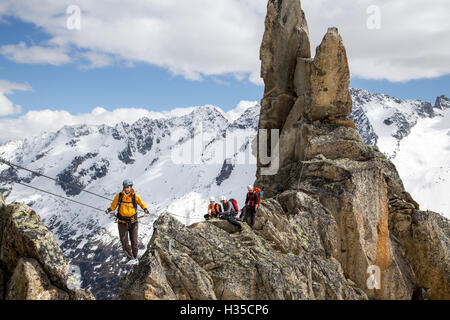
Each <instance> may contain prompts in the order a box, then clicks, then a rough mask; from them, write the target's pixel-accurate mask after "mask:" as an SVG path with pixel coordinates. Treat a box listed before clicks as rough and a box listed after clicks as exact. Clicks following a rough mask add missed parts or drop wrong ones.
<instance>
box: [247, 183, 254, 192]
mask: <svg viewBox="0 0 450 320" xmlns="http://www.w3.org/2000/svg"><path fill="white" fill-rule="evenodd" d="M247 190H248V192H252V191H253V186H252V185H251V184H249V185H248V186H247Z"/></svg>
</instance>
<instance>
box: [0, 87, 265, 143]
mask: <svg viewBox="0 0 450 320" xmlns="http://www.w3.org/2000/svg"><path fill="white" fill-rule="evenodd" d="M0 102H1V95H0ZM255 104H256V102H250V101H241V102H240V103H239V104H238V106H237V107H236V109H234V110H231V111H230V112H228V113H227V115H231V116H232V118H236V117H238V116H240V115H241V114H242V112H244V111H245V110H246V109H247V108H249V107H252V106H254V105H255ZM195 108H198V107H186V108H176V109H173V110H170V111H162V112H154V111H149V110H147V109H143V108H119V109H115V110H113V111H108V110H106V109H104V108H101V107H97V108H94V109H93V110H92V111H91V112H90V113H82V114H77V115H74V114H71V113H70V112H68V111H64V110H50V109H46V110H39V111H28V112H27V113H26V114H24V115H22V116H20V117H17V118H0V128H1V130H0V132H1V135H0V143H4V142H6V141H9V140H17V139H24V138H28V137H32V136H36V135H39V134H42V133H44V132H55V131H58V130H59V129H60V128H62V127H63V126H65V125H69V126H70V125H78V124H87V125H101V124H106V125H110V126H113V125H115V124H117V123H119V122H122V121H123V122H126V123H130V124H131V123H134V122H136V121H137V120H139V119H141V118H142V117H148V118H151V119H161V118H167V117H179V116H183V115H186V114H188V113H190V112H192V111H193V110H194V109H195ZM216 108H217V107H216ZM218 109H219V110H220V108H218ZM224 114H225V113H224Z"/></svg>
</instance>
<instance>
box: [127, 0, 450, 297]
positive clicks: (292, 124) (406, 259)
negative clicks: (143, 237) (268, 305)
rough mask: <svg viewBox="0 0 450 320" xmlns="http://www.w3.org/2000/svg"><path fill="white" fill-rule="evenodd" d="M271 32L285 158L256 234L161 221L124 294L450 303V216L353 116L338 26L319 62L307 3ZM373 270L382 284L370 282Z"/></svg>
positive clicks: (273, 96)
mask: <svg viewBox="0 0 450 320" xmlns="http://www.w3.org/2000/svg"><path fill="white" fill-rule="evenodd" d="M265 27H266V31H265V34H264V37H263V42H262V45H261V60H262V68H261V75H262V77H263V79H264V82H265V85H266V87H265V93H264V98H263V100H262V102H261V115H260V119H259V128H260V129H278V130H280V134H281V136H280V140H279V150H280V152H279V158H278V159H276V156H277V153H276V152H272V159H275V160H272V161H276V162H278V163H279V164H280V166H279V170H278V171H277V172H276V173H275V174H271V175H264V174H262V172H263V169H264V168H265V167H266V166H264V165H263V164H261V163H259V162H258V171H257V180H256V182H255V184H256V185H260V186H261V185H264V186H265V195H266V200H264V202H263V204H262V206H261V208H260V209H259V210H258V212H257V220H256V224H255V230H250V229H249V228H248V227H247V226H246V227H245V229H244V231H243V232H242V233H240V234H239V233H237V232H236V231H237V230H234V229H233V228H232V227H230V225H229V224H227V222H226V221H216V220H212V221H209V222H201V223H197V224H194V225H191V226H189V227H185V226H183V225H181V224H180V223H178V222H177V221H176V220H174V219H173V218H171V217H170V215H169V214H167V215H163V216H161V217H160V218H159V219H158V220H157V222H156V223H155V227H156V228H155V232H154V234H153V237H152V239H151V241H150V243H149V245H148V248H147V252H146V253H145V255H144V256H143V258H142V259H141V261H140V264H139V266H138V267H136V268H135V269H134V270H133V271H132V272H131V273H130V274H128V275H127V276H126V277H124V278H123V279H122V280H121V283H120V286H119V290H120V292H119V294H120V296H121V298H123V299H412V298H431V299H449V297H450V296H449V283H450V279H449V277H450V273H449V248H450V240H449V239H450V229H449V221H448V220H447V219H445V218H444V217H442V216H440V215H439V214H437V213H433V212H429V211H427V212H425V211H420V210H419V206H418V204H417V203H416V202H415V201H414V200H413V199H412V197H411V196H410V195H409V193H407V192H406V190H405V189H404V186H403V183H402V181H401V179H400V178H399V176H398V173H397V171H396V169H395V166H394V165H393V164H392V163H391V162H390V161H388V160H387V159H386V157H385V156H384V155H383V154H382V153H380V152H379V151H378V149H377V148H376V147H371V146H369V145H367V144H365V143H364V142H363V140H362V138H361V136H360V135H359V134H358V132H357V131H356V129H355V124H354V122H353V121H352V120H351V119H349V118H348V116H349V115H350V113H351V111H352V100H351V97H350V93H349V87H348V86H349V79H350V72H349V67H348V62H347V58H346V51H345V47H344V44H343V41H342V39H341V37H340V35H339V33H338V30H337V29H336V28H330V29H329V30H328V32H327V34H326V35H325V37H324V38H323V41H322V43H321V44H320V45H319V46H318V48H317V49H316V55H315V57H314V58H311V56H310V52H309V50H310V48H309V46H310V45H309V39H308V28H307V23H306V19H305V16H304V13H303V11H302V10H301V7H300V2H299V1H294V0H292V1H281V0H269V2H268V6H267V17H266V21H265ZM424 112H429V110H427V109H426V108H425V109H424ZM258 140H261V137H259V138H258ZM259 143H261V141H259ZM268 145H269V146H270V145H271V143H270V137H269V142H268ZM373 267H376V268H378V269H379V270H380V278H379V279H378V280H379V282H378V283H379V285H380V287H378V286H375V287H374V286H368V285H367V283H368V282H367V280H368V278H369V274H368V271H369V270H373V269H372V268H373Z"/></svg>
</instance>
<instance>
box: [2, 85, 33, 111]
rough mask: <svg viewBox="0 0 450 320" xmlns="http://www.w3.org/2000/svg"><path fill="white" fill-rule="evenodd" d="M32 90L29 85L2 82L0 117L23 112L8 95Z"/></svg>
mask: <svg viewBox="0 0 450 320" xmlns="http://www.w3.org/2000/svg"><path fill="white" fill-rule="evenodd" d="M16 90H20V91H29V90H32V89H31V87H30V85H29V84H27V83H15V82H11V81H8V80H0V117H3V116H9V115H13V114H19V113H21V112H22V106H20V105H17V104H14V103H13V102H12V101H11V100H9V99H8V98H7V97H6V95H9V94H12V93H13V92H14V91H16Z"/></svg>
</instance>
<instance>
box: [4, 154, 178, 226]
mask: <svg viewBox="0 0 450 320" xmlns="http://www.w3.org/2000/svg"><path fill="white" fill-rule="evenodd" d="M0 162H2V163H4V164H6V165H8V166H10V167H11V168H13V169H14V167H17V168H19V169H23V170H26V171H28V172H31V173H33V174H35V175H37V176H41V177H44V178H47V179H50V180H53V181H55V182H57V183H62V184H65V185H68V186H71V187H73V188H77V189H78V190H81V191H83V192H86V193H89V194H91V195H94V196H97V197H100V198H103V199H105V200H108V201H111V202H119V201H114V200H111V199H109V198H107V197H104V196H102V195H99V194H96V193H94V192H91V191H88V190H85V189H83V188H80V187H79V186H75V185H72V184H70V183H66V182H63V181H60V180H58V179H55V178H52V177H49V176H46V175H44V174H41V173H39V172H36V171H33V170H30V169H28V168H25V167H22V166H19V165H17V164H14V163H11V162H9V161H7V160H5V159H3V158H1V157H0ZM0 179H1V180H3V181H6V182H10V183H17V184H20V185H22V186H25V187H28V188H31V189H34V190H37V191H40V192H43V193H46V194H49V195H52V196H54V197H58V198H61V199H64V200H67V201H71V202H74V203H77V204H79V205H82V206H85V207H88V208H91V209H93V210H96V211H101V212H105V210H103V209H99V208H96V207H93V206H91V205H88V204H85V203H82V202H79V201H76V200H73V199H70V198H67V197H64V196H61V195H58V194H55V193H52V192H50V191H46V190H43V189H40V188H36V187H34V186H31V185H29V184H26V183H23V182H18V181H14V180H12V179H8V178H5V177H2V176H0ZM121 205H122V206H125V207H129V208H134V207H133V206H129V205H127V204H125V203H122V204H121ZM136 212H137V213H139V212H144V211H142V210H139V209H137V210H136ZM171 215H172V216H176V217H180V218H186V217H185V216H181V215H177V214H173V213H171ZM114 217H115V218H116V219H117V217H116V216H114ZM142 218H145V216H141V217H138V220H139V219H142Z"/></svg>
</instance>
